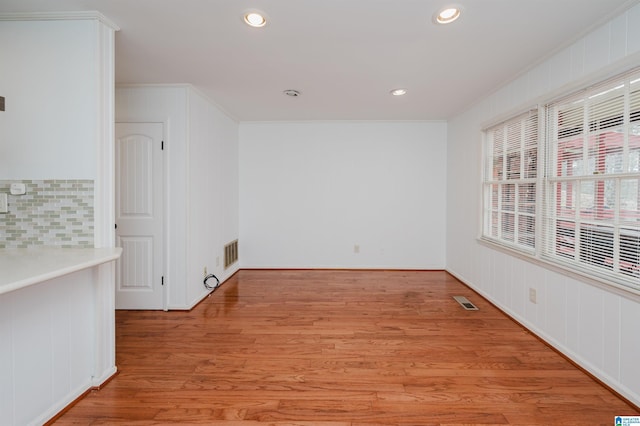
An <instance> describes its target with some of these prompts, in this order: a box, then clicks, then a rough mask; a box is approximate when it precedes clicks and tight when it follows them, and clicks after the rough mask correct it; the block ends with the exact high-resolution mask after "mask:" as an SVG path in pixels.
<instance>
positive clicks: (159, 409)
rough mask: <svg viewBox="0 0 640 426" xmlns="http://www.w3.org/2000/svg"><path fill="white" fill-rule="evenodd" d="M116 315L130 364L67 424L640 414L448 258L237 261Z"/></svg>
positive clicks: (550, 420)
mask: <svg viewBox="0 0 640 426" xmlns="http://www.w3.org/2000/svg"><path fill="white" fill-rule="evenodd" d="M453 296H464V297H466V298H467V299H468V300H469V301H470V302H472V303H473V304H474V305H475V306H477V307H478V308H479V309H478V310H473V311H468V310H465V309H463V308H462V307H461V306H460V304H459V303H458V302H456V300H454V299H453ZM116 316H117V318H116V334H117V365H118V369H119V371H120V374H119V375H118V376H116V377H115V378H114V379H113V380H112V381H111V382H110V383H109V384H108V385H107V386H105V387H104V388H103V389H101V390H98V391H92V392H91V393H90V394H88V395H87V396H86V397H85V398H83V399H82V400H81V401H79V402H78V403H77V404H76V405H74V406H73V407H71V408H70V409H69V410H68V411H67V412H66V413H65V414H64V415H63V416H62V417H60V418H59V419H58V421H57V424H61V425H64V424H92V425H97V424H118V423H121V424H124V423H126V424H166V423H188V424H227V425H258V424H271V425H284V424H287V425H290V424H294V423H295V424H301V425H332V426H338V425H352V426H355V425H375V424H385V425H406V424H413V425H417V424H419V425H441V424H530V425H533V424H545V425H549V424H585V425H586V424H589V425H600V424H602V425H611V424H613V421H614V416H616V415H638V414H639V413H638V411H637V407H635V408H634V407H633V406H631V405H629V404H627V403H626V402H625V401H624V400H622V399H620V398H619V397H618V396H616V395H615V394H613V393H612V392H611V391H609V390H608V389H607V388H605V387H603V386H601V385H600V384H599V383H597V382H596V381H594V380H593V379H592V378H591V377H590V376H588V375H587V374H586V373H584V372H583V371H582V370H580V369H578V368H576V367H575V366H574V365H572V364H571V363H570V362H569V361H567V360H566V359H565V358H563V357H562V356H561V355H559V354H558V353H557V352H555V351H554V350H553V349H551V348H550V347H548V346H547V345H545V344H544V343H543V342H541V341H540V340H539V339H537V338H536V337H535V336H533V335H532V334H531V333H530V332H528V331H527V330H525V329H524V328H522V327H521V326H520V325H518V324H517V323H515V322H514V321H512V320H511V319H509V318H508V317H507V316H506V315H505V314H503V313H502V312H500V311H499V310H498V309H496V308H495V307H494V306H493V305H491V304H490V303H488V302H487V301H486V300H484V299H482V298H481V297H480V296H478V295H477V294H476V293H474V292H473V291H472V290H470V289H469V288H468V287H466V286H465V285H463V284H461V283H460V282H459V281H457V280H456V279H455V278H453V277H452V276H451V275H449V274H447V273H446V272H442V271H349V270H322V271H318V270H240V271H239V272H238V273H236V274H235V275H234V276H233V277H231V278H230V279H229V280H227V281H226V282H225V283H224V284H223V285H222V286H221V287H220V289H219V290H218V291H216V292H215V293H214V294H212V295H211V296H210V297H208V298H206V299H205V300H204V301H203V302H202V303H200V304H199V305H198V306H196V307H195V308H194V309H193V310H191V311H189V312H178V311H176V312H158V311H118V312H117V313H116Z"/></svg>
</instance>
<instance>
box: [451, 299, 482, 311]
mask: <svg viewBox="0 0 640 426" xmlns="http://www.w3.org/2000/svg"><path fill="white" fill-rule="evenodd" d="M453 298H454V299H456V302H458V303H459V304H460V306H462V307H463V308H465V309H466V310H467V311H477V310H478V307H477V306H476V305H474V304H473V303H471V302H469V299H467V298H466V297H464V296H453Z"/></svg>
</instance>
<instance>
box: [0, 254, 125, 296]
mask: <svg viewBox="0 0 640 426" xmlns="http://www.w3.org/2000/svg"><path fill="white" fill-rule="evenodd" d="M121 254H122V248H120V247H109V248H58V247H37V248H35V247H34V248H26V249H12V248H9V249H0V294H4V293H9V292H11V291H15V290H19V289H21V288H24V287H28V286H30V285H33V284H38V283H41V282H43V281H47V280H50V279H53V278H57V277H61V276H63V275H67V274H70V273H73V272H77V271H80V270H82V269H86V268H91V267H93V266H97V265H100V264H102V263H107V262H111V261H114V260H116V259H118V258H119V257H120V255H121Z"/></svg>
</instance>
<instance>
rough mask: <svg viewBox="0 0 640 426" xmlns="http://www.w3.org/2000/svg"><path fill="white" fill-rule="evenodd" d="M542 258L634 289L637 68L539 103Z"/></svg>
mask: <svg viewBox="0 0 640 426" xmlns="http://www.w3.org/2000/svg"><path fill="white" fill-rule="evenodd" d="M546 129H547V136H546V140H547V148H546V153H547V155H546V161H545V163H546V172H545V176H546V178H545V180H544V193H545V196H544V206H543V209H542V210H543V211H542V221H541V226H542V227H543V232H542V238H543V244H542V247H541V256H542V257H544V258H547V259H549V260H552V261H555V262H559V263H562V264H565V265H568V266H569V267H573V268H578V269H580V270H581V271H585V270H586V271H591V272H592V273H594V274H596V275H600V276H603V277H605V278H607V279H610V280H613V281H615V282H617V283H619V284H623V285H626V286H630V287H633V288H635V289H640V281H639V280H638V279H639V278H640V209H639V199H640V72H638V71H636V72H635V73H629V74H627V75H625V76H622V77H619V78H616V79H614V80H610V81H608V82H606V83H603V84H600V85H597V86H594V87H592V88H589V89H588V90H585V91H582V92H580V93H577V94H575V95H573V96H571V97H568V98H564V99H561V100H559V101H557V102H553V103H551V104H549V105H547V106H546Z"/></svg>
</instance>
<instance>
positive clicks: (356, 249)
mask: <svg viewBox="0 0 640 426" xmlns="http://www.w3.org/2000/svg"><path fill="white" fill-rule="evenodd" d="M353 252H354V253H360V244H355V245H354V246H353Z"/></svg>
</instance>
